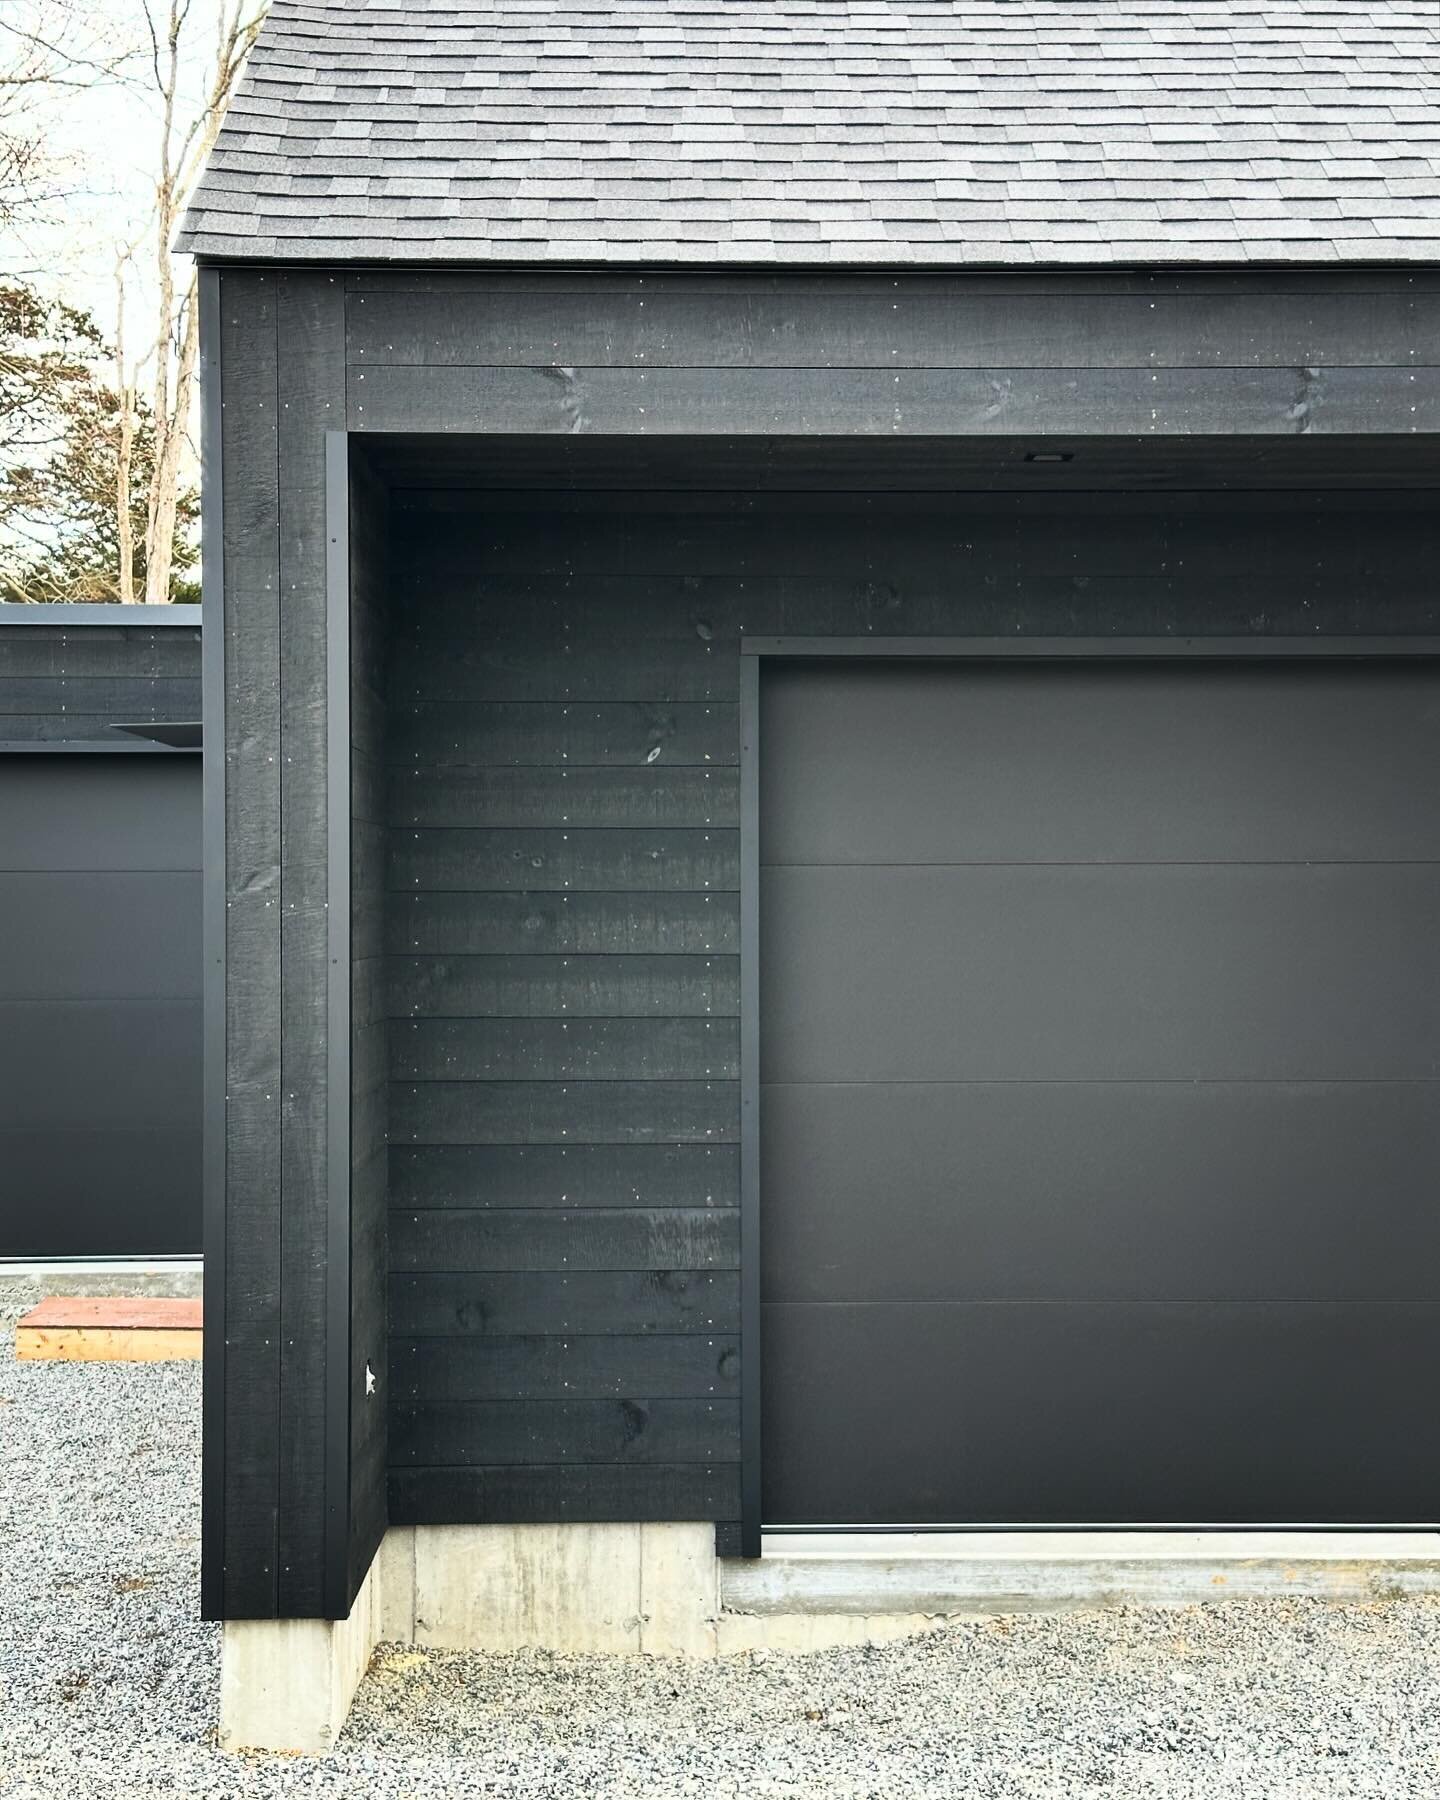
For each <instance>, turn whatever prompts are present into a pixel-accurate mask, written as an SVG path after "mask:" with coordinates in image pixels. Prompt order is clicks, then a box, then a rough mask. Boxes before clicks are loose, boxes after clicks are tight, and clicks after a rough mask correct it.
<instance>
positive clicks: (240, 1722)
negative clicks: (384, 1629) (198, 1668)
mask: <svg viewBox="0 0 1440 1800" xmlns="http://www.w3.org/2000/svg"><path fill="white" fill-rule="evenodd" d="M379 1624H380V1580H379V1568H378V1558H377V1560H376V1562H375V1563H372V1564H371V1565H370V1572H369V1574H367V1575H366V1577H365V1580H364V1582H363V1584H362V1585H361V1588H360V1592H359V1593H358V1594H357V1595H356V1596H355V1604H354V1606H353V1607H351V1609H350V1616H349V1618H347V1619H339V1620H336V1621H334V1622H333V1623H332V1622H331V1621H329V1620H327V1619H232V1620H230V1621H228V1622H227V1624H226V1625H225V1629H224V1635H223V1637H222V1640H221V1648H220V1746H221V1748H222V1749H224V1750H269V1751H288V1752H291V1753H293V1754H297V1755H309V1756H320V1755H323V1754H324V1753H325V1752H326V1751H327V1750H329V1749H330V1748H331V1747H332V1746H333V1744H334V1742H335V1740H336V1738H337V1737H339V1735H340V1730H341V1727H342V1726H343V1725H344V1723H345V1719H346V1715H347V1714H348V1713H349V1711H350V1702H351V1701H352V1700H353V1699H354V1698H355V1690H356V1688H358V1687H359V1685H360V1680H361V1677H362V1676H363V1675H364V1673H365V1671H366V1669H367V1668H368V1667H369V1666H370V1658H371V1656H372V1654H373V1653H374V1649H375V1645H376V1642H377V1639H378V1635H379Z"/></svg>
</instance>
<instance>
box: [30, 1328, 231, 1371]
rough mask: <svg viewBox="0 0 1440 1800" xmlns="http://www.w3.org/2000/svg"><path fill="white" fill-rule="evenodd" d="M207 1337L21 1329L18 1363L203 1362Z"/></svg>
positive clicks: (189, 1332) (157, 1331) (163, 1331)
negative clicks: (205, 1338)
mask: <svg viewBox="0 0 1440 1800" xmlns="http://www.w3.org/2000/svg"><path fill="white" fill-rule="evenodd" d="M204 1353H205V1351H204V1333H203V1332H201V1331H200V1329H199V1328H198V1327H196V1328H194V1329H184V1328H181V1329H178V1330H177V1329H167V1328H164V1327H160V1328H154V1327H152V1328H149V1329H143V1328H141V1329H136V1328H131V1327H125V1326H109V1325H73V1326H64V1325H47V1326H34V1325H20V1326H17V1327H16V1330H15V1360H16V1361H17V1362H145V1363H149V1362H199V1360H200V1358H201V1357H202V1356H203V1355H204Z"/></svg>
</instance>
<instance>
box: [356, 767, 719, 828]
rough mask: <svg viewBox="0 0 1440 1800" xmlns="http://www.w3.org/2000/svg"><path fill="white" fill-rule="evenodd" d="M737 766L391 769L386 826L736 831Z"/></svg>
mask: <svg viewBox="0 0 1440 1800" xmlns="http://www.w3.org/2000/svg"><path fill="white" fill-rule="evenodd" d="M739 794H740V787H739V777H738V771H737V770H736V769H734V768H722V767H719V766H716V767H714V768H699V767H696V768H667V767H666V766H665V765H664V764H663V763H661V764H655V765H653V766H651V767H648V768H638V769H606V768H593V767H591V768H574V769H568V768H495V769H476V770H471V769H445V768H438V767H437V768H431V767H430V766H428V765H426V766H423V767H416V766H414V765H409V766H400V765H392V767H391V770H390V775H389V795H390V797H389V806H388V814H389V820H390V823H391V825H392V826H393V827H396V828H403V827H404V826H407V825H410V826H457V825H458V826H466V827H470V826H481V825H484V826H510V827H528V826H559V825H595V826H600V825H625V826H658V825H683V826H692V827H704V826H707V825H725V826H734V825H738V824H739V821H740V802H739Z"/></svg>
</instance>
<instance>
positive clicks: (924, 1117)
mask: <svg viewBox="0 0 1440 1800" xmlns="http://www.w3.org/2000/svg"><path fill="white" fill-rule="evenodd" d="M761 718H762V729H761V744H762V751H761V764H762V799H761V859H762V865H763V867H762V880H761V933H762V938H761V942H762V1051H761V1079H762V1084H763V1085H762V1120H763V1127H762V1207H763V1220H764V1224H763V1232H762V1243H763V1252H762V1256H763V1283H764V1288H763V1292H764V1304H763V1310H762V1318H763V1332H764V1355H763V1364H762V1367H763V1389H764V1513H765V1518H766V1520H767V1522H769V1523H784V1522H791V1523H797V1522H814V1523H823V1522H835V1523H839V1522H845V1523H901V1522H910V1521H915V1522H928V1523H946V1522H957V1523H963V1522H983V1521H992V1522H1002V1521H1015V1522H1037V1523H1038V1522H1048V1523H1060V1522H1065V1521H1076V1522H1082V1521H1097V1522H1138V1523H1144V1522H1154V1523H1164V1522H1168V1523H1179V1522H1184V1521H1193V1522H1215V1523H1222V1522H1225V1523H1240V1522H1255V1523H1259V1522H1273V1523H1280V1522H1292V1523H1301V1522H1306V1521H1310V1520H1316V1521H1336V1522H1339V1521H1367V1520H1368V1521H1394V1522H1400V1521H1414V1520H1430V1519H1434V1518H1435V1517H1436V1516H1437V1514H1440V1447H1437V1428H1436V1425H1435V1393H1436V1387H1437V1380H1440V1182H1437V1172H1440V1086H1437V1076H1440V864H1437V856H1440V684H1437V681H1436V678H1435V676H1434V675H1433V674H1432V673H1431V670H1430V667H1429V666H1428V665H1426V664H1423V663H1411V664H1408V665H1407V664H1403V663H1399V662H1396V663H1369V664H1367V663H1361V662H1351V663H1341V664H1336V663H1319V662H1315V663H1309V664H1301V663H1282V664H1265V663H1259V662H1255V663H1249V664H1246V663H1232V664H1208V665H1207V664H1189V665H1187V664H1185V663H1180V662H1169V663H1147V664H1140V665H1128V666H1127V665H1116V664H1109V665H1099V664H1086V663H1069V664H1065V663H1045V664H1029V665H1027V664H1023V663H1008V664H1006V663H1000V664H990V665H983V664H979V665H977V664H973V663H972V664H955V663H896V662H877V663H868V664H855V663H850V662H833V663H767V664H766V666H765V668H764V671H763V676H762V714H761Z"/></svg>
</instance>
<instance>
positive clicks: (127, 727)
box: [105, 719, 205, 750]
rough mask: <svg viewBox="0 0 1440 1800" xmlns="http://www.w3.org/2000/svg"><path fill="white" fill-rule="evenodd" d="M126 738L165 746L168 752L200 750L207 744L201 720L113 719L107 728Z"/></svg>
mask: <svg viewBox="0 0 1440 1800" xmlns="http://www.w3.org/2000/svg"><path fill="white" fill-rule="evenodd" d="M105 729H106V730H107V731H118V732H121V733H122V734H123V735H124V736H126V737H132V738H143V739H144V740H145V741H146V742H147V743H151V744H160V745H163V746H164V748H165V749H167V750H199V749H201V748H202V747H203V745H204V742H205V736H204V732H203V730H202V728H201V723H200V720H199V719H147V720H141V721H138V722H137V721H126V722H124V723H122V722H121V721H120V720H118V719H112V720H111V721H110V723H109V724H108V725H107V726H106V727H105Z"/></svg>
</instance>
